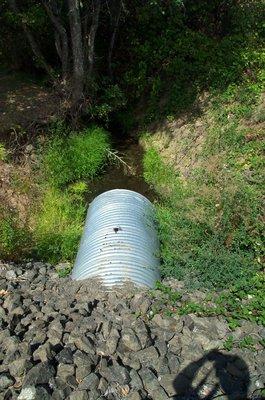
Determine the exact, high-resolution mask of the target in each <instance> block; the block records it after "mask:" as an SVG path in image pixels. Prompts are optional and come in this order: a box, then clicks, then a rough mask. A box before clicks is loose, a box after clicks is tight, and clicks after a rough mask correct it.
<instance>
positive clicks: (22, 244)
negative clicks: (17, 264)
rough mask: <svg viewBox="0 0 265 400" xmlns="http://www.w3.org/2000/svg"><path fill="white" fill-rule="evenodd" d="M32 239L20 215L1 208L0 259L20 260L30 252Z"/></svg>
mask: <svg viewBox="0 0 265 400" xmlns="http://www.w3.org/2000/svg"><path fill="white" fill-rule="evenodd" d="M30 242H31V237H30V233H29V231H28V229H26V227H24V226H22V225H21V224H20V221H19V219H18V215H17V214H16V213H15V212H13V211H10V210H7V209H6V207H3V206H0V259H4V260H5V259H9V260H10V259H11V260H19V259H20V257H21V256H22V255H24V256H25V255H28V254H29V252H30V246H29V243H30Z"/></svg>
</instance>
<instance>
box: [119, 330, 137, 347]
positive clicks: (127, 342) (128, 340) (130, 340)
mask: <svg viewBox="0 0 265 400" xmlns="http://www.w3.org/2000/svg"><path fill="white" fill-rule="evenodd" d="M121 342H122V344H123V345H124V346H125V347H127V348H128V349H129V350H131V351H139V350H141V349H142V346H141V343H140V340H139V339H138V337H137V336H136V334H135V332H134V331H133V330H132V329H130V328H127V329H124V330H123V331H122V334H121Z"/></svg>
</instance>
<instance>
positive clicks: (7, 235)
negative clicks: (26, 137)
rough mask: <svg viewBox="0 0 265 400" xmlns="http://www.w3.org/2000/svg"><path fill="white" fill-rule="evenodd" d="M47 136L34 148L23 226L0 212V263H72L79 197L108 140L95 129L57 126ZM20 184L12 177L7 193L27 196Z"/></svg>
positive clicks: (80, 219) (80, 220)
mask: <svg viewBox="0 0 265 400" xmlns="http://www.w3.org/2000/svg"><path fill="white" fill-rule="evenodd" d="M51 134H52V136H51V138H50V139H48V141H47V142H46V143H45V144H44V146H43V145H42V146H41V147H40V148H39V159H40V164H39V168H36V169H35V170H34V171H32V174H34V184H33V189H32V190H35V192H36V196H35V201H34V204H31V206H30V207H31V209H30V211H29V216H28V221H27V223H26V224H25V226H23V227H20V223H19V216H18V215H15V214H14V213H12V212H11V211H10V210H8V208H5V210H3V211H4V212H3V213H2V212H1V216H2V215H3V216H2V217H1V219H0V258H3V259H10V258H11V259H21V258H23V257H28V256H31V257H34V259H40V260H45V261H49V262H51V263H57V262H61V261H70V262H72V261H73V260H74V258H75V255H76V252H77V248H78V243H79V240H80V236H81V234H82V230H83V224H84V219H85V212H86V208H87V206H86V202H85V193H86V192H87V191H88V190H89V181H90V180H92V179H95V178H96V176H97V175H98V174H100V173H101V171H102V169H103V167H104V164H105V163H106V161H107V152H108V149H109V148H110V141H109V135H108V133H107V132H106V131H104V130H103V129H102V128H98V127H92V128H87V129H83V130H82V131H78V132H71V131H70V130H69V129H67V128H66V127H65V126H64V125H63V124H61V123H57V124H56V125H55V126H54V127H52V131H51ZM21 185H22V184H21V177H20V176H19V175H18V176H14V177H13V179H12V187H13V189H14V190H15V191H18V192H19V193H26V194H27V193H28V192H29V189H31V188H28V187H26V188H24V187H22V186H21ZM0 211H2V210H0Z"/></svg>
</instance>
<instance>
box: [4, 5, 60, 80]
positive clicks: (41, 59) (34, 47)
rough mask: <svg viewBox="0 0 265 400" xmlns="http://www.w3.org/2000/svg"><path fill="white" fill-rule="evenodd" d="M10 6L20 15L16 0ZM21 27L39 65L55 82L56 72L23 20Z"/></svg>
mask: <svg viewBox="0 0 265 400" xmlns="http://www.w3.org/2000/svg"><path fill="white" fill-rule="evenodd" d="M9 6H10V8H11V9H12V10H13V12H14V13H15V14H17V15H18V14H19V9H18V6H17V3H16V0H9ZM20 22H21V26H22V28H23V30H24V33H25V35H26V37H27V39H28V42H29V44H30V47H31V50H32V52H33V54H34V55H35V57H36V59H37V61H38V63H39V64H40V66H41V67H42V68H43V69H44V70H45V71H46V72H47V74H48V75H49V76H50V77H51V78H52V79H53V80H54V79H55V74H54V70H53V68H52V67H51V66H50V65H49V64H48V63H47V62H46V61H45V58H44V56H43V54H42V52H41V50H40V48H39V46H38V44H37V42H36V40H35V38H34V36H33V35H32V33H31V31H30V29H29V27H28V26H27V25H26V24H25V22H23V19H21V21H20Z"/></svg>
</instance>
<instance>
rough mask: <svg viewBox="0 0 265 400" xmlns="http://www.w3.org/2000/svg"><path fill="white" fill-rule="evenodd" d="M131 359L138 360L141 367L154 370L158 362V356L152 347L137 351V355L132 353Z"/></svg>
mask: <svg viewBox="0 0 265 400" xmlns="http://www.w3.org/2000/svg"><path fill="white" fill-rule="evenodd" d="M132 357H133V358H134V359H137V360H139V362H140V363H141V364H142V365H146V366H150V367H153V368H155V367H156V365H157V362H158V358H159V355H158V352H157V350H156V348H155V347H154V346H150V347H147V348H146V349H143V350H140V351H138V352H137V353H134V354H133V356H132Z"/></svg>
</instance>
